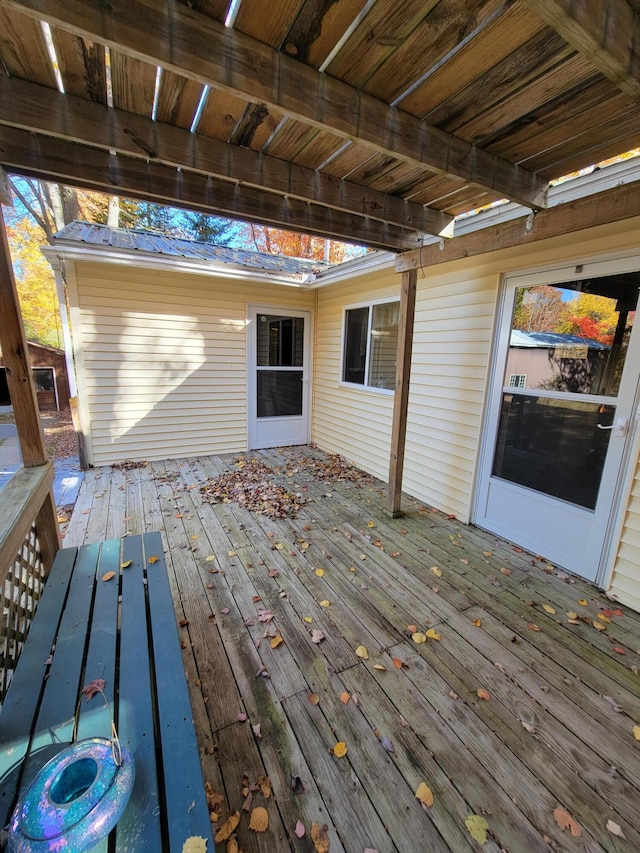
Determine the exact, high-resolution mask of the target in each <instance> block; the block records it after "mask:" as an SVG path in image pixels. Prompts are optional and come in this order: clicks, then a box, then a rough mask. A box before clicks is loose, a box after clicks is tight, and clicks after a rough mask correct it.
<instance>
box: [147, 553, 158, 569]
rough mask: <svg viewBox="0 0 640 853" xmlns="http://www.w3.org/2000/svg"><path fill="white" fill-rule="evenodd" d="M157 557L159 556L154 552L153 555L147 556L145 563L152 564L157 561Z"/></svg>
mask: <svg viewBox="0 0 640 853" xmlns="http://www.w3.org/2000/svg"><path fill="white" fill-rule="evenodd" d="M159 559H160V557H156V555H155V554H154V555H153V557H149V559H148V560H147V563H150V564H151V565H152V566H153V564H154V563H157V562H158V560H159Z"/></svg>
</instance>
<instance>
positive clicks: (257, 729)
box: [251, 723, 262, 740]
mask: <svg viewBox="0 0 640 853" xmlns="http://www.w3.org/2000/svg"><path fill="white" fill-rule="evenodd" d="M251 728H252V729H253V733H254V735H255V736H256V737H257V738H258V740H262V731H261V724H260V723H256V724H255V726H251Z"/></svg>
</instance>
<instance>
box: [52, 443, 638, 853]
mask: <svg viewBox="0 0 640 853" xmlns="http://www.w3.org/2000/svg"><path fill="white" fill-rule="evenodd" d="M311 457H313V458H317V459H320V460H323V459H325V457H323V456H322V454H319V453H318V452H317V451H314V450H311V449H309V448H300V449H288V450H285V451H282V452H274V451H269V452H259V453H255V454H248V455H247V456H246V457H245V461H246V460H249V459H253V458H257V459H259V460H261V461H262V462H264V463H266V464H267V465H269V466H273V467H274V468H275V469H277V471H278V472H279V478H280V481H281V483H282V484H283V485H285V486H286V487H287V489H289V490H290V491H291V493H292V494H298V495H299V496H300V497H301V498H302V499H303V500H304V501H305V503H304V504H303V506H302V507H301V509H300V511H299V514H298V516H297V518H295V519H291V518H289V519H284V520H270V519H269V518H267V517H266V516H264V515H259V514H257V513H255V512H250V511H248V510H246V509H242V508H240V507H239V506H238V505H237V504H236V503H222V504H217V505H212V504H211V503H208V502H206V501H204V500H203V499H202V495H201V493H200V486H201V485H202V484H203V483H204V482H205V481H207V480H208V479H209V478H212V477H216V476H218V475H220V474H221V473H223V472H225V471H228V470H236V471H238V470H240V471H244V470H245V469H246V468H247V466H246V465H245V468H243V467H242V460H241V461H240V465H238V464H237V462H238V457H237V456H234V457H223V458H221V457H206V458H199V459H192V460H181V461H178V462H173V461H170V462H161V463H150V464H149V465H148V466H146V467H143V468H135V469H132V470H116V469H101V470H96V471H90V472H88V473H87V474H86V475H85V477H84V481H83V484H82V488H81V492H80V496H79V500H78V502H77V504H76V509H75V512H74V514H73V517H72V519H71V522H70V524H69V526H68V530H67V533H66V539H65V545H80V544H83V543H89V542H96V541H100V540H103V539H106V538H113V537H120V536H124V535H126V534H127V533H128V532H129V533H142V532H145V531H149V530H161V531H162V534H163V537H164V540H165V546H166V549H167V551H166V559H167V564H168V567H169V573H170V580H171V584H172V592H173V596H174V603H175V607H176V618H177V619H178V620H179V621H180V624H181V627H180V631H181V635H182V638H183V643H182V645H183V650H184V663H185V668H186V672H187V677H188V681H189V686H190V692H191V700H192V706H193V712H194V719H195V723H196V729H197V736H198V741H199V744H200V752H201V759H202V765H203V769H204V775H205V778H206V779H207V780H208V781H209V783H210V785H211V790H212V791H213V792H214V794H217V795H219V796H217V797H216V796H214V797H213V799H212V803H216V802H217V801H221V802H220V804H219V805H218V806H217V807H216V808H217V809H218V810H219V811H220V812H221V815H220V819H219V821H218V824H217V826H219V827H220V826H222V825H223V824H224V821H225V819H226V817H227V815H228V814H229V812H230V811H231V812H233V811H234V810H237V811H238V812H240V813H241V817H240V823H239V826H238V827H237V830H236V832H237V836H238V841H239V845H240V849H241V850H244V851H245V853H252V851H263V853H280V851H289V850H292V851H309V853H311V851H313V850H318V851H323V850H325V851H326V850H329V849H330V851H331V853H337V851H342V850H344V851H348V853H363V851H366V850H368V849H371V850H373V851H379V853H391V851H398V853H426V851H429V852H430V853H431V851H441V850H453V851H456V853H458V851H464V850H473V849H475V850H477V849H479V846H478V843H477V842H476V841H474V840H473V839H472V837H471V834H470V832H469V829H468V828H467V825H466V821H467V820H468V818H469V817H470V816H472V815H476V816H479V818H481V819H482V820H484V821H486V824H487V825H488V831H487V840H486V843H485V844H484V847H483V849H486V850H491V851H500V850H507V851H510V853H521V851H537V850H548V849H557V850H581V851H584V850H589V851H595V850H616V851H617V850H620V851H638V850H640V812H639V809H638V804H639V803H640V741H639V740H637V739H635V737H634V726H635V725H638V724H639V723H640V677H639V676H638V667H639V666H640V655H639V654H638V650H639V649H640V615H639V614H636V613H633V612H632V611H629V610H626V609H624V608H621V609H617V607H616V605H615V603H612V602H611V601H608V600H607V599H606V598H605V597H604V596H603V595H601V594H600V593H598V592H597V591H596V590H595V589H594V588H593V587H591V586H590V585H588V584H586V583H583V582H582V581H580V580H574V579H573V578H569V577H568V576H567V575H565V574H564V573H562V572H559V571H557V570H555V569H554V568H553V567H551V566H549V565H548V564H547V563H546V562H544V561H543V560H540V559H537V558H534V557H532V556H531V555H529V554H526V553H523V552H521V551H519V550H518V549H515V548H514V547H513V546H511V545H509V544H508V543H504V542H502V541H498V540H496V539H495V537H493V536H491V535H489V534H486V533H483V532H481V531H478V530H476V529H474V528H470V527H466V526H464V525H461V524H459V523H458V522H456V520H455V519H448V518H446V517H445V516H444V515H443V514H442V513H440V512H436V511H432V510H430V509H429V508H428V507H425V506H423V505H421V504H419V503H417V502H416V501H414V500H412V499H405V501H404V509H405V511H406V515H405V516H404V517H403V518H399V519H391V518H390V517H388V516H387V515H386V514H385V513H384V497H383V495H384V491H383V487H382V485H381V484H380V483H378V482H372V483H361V482H360V483H354V482H349V481H346V480H342V481H337V482H336V481H333V482H331V481H326V480H322V479H319V478H318V477H316V476H314V474H313V473H312V471H311V467H312V466H310V465H309V463H308V462H305V459H309V458H311ZM320 466H321V468H320V470H326V469H325V467H324V466H325V463H324V462H321V463H320ZM249 470H250V466H249ZM568 613H570V614H572V615H571V616H568V615H567V614H568ZM261 614H262V619H263V620H269V617H270V616H272V617H273V618H272V619H271V621H261V618H260V616H261ZM570 620H571V621H570ZM596 625H597V627H598V628H601V629H602V630H597V629H596V627H595V626H596ZM412 626H415V627H412ZM429 629H433V633H434V634H435V637H426V641H425V642H416V640H422V637H421V636H419V635H420V634H422V635H426V634H427V631H428V630H429ZM312 631H321V632H322V633H323V634H324V639H322V640H321V641H320V642H319V643H314V642H313V641H312V639H313V638H312ZM412 634H414V635H417V636H415V638H412ZM279 637H281V638H282V642H280V641H279V639H278V638H279ZM315 639H319V635H316V637H315ZM359 647H364V648H365V649H366V652H363V651H362V649H360V648H359ZM359 655H360V656H359ZM362 655H368V657H362ZM245 715H246V719H245ZM636 731H637V733H638V736H639V737H640V730H638V729H637V730H636ZM338 742H344V743H345V744H346V747H347V750H348V751H347V754H346V755H345V756H344V757H337V756H336V755H334V754H333V753H332V750H333V747H334V746H335V745H336V744H337V743H338ZM176 760H179V756H176ZM264 776H268V777H269V779H270V783H271V790H272V792H273V795H272V796H271V797H269V798H265V796H264V794H263V793H262V792H261V791H260V790H259V788H256V786H259V784H260V783H259V781H258V780H259V779H260V777H264ZM420 783H425V784H426V785H427V786H428V787H429V788H430V790H431V792H432V794H433V805H432V806H431V807H426V806H425V807H423V806H422V804H421V803H420V802H419V801H418V799H417V798H416V797H415V792H416V789H417V788H418V786H419V785H420ZM262 784H263V787H264V780H263V782H262ZM251 786H254V788H255V790H254V793H253V798H252V803H248V802H246V798H247V789H248V788H250V787H251ZM426 798H427V799H428V795H427V797H426ZM243 804H244V805H245V806H246V807H247V808H248V809H249V810H250V809H253V808H254V807H256V806H265V807H266V808H267V810H268V814H269V827H268V829H267V831H266V832H263V833H258V832H255V831H253V830H250V829H249V816H250V812H249V811H244V810H243ZM298 821H300V822H301V824H298ZM297 824H298V828H299V830H301V827H302V825H304V829H305V833H306V834H305V835H304V837H303V838H301V839H300V838H298V836H297V835H296V834H295V829H296V825H297ZM313 824H317V825H318V826H317V827H316V832H317V831H318V827H323V826H325V825H326V827H327V837H328V839H329V841H330V848H329V847H328V846H326V845H324V844H323V841H322V839H320V840H317V841H316V843H315V845H314V843H313V842H312V841H311V838H310V833H311V831H312V826H313ZM562 825H563V826H564V827H565V828H564V830H563V829H562V828H561V826H562ZM623 836H624V838H623ZM217 849H220V850H223V849H226V847H225V844H219V845H217ZM230 849H232V848H230Z"/></svg>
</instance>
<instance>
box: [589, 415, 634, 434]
mask: <svg viewBox="0 0 640 853" xmlns="http://www.w3.org/2000/svg"><path fill="white" fill-rule="evenodd" d="M596 426H597V427H598V429H611V430H620V432H622V433H625V432H626V431H627V419H626V418H618V420H617V421H616V422H615V424H611V425H610V426H603V425H602V424H596Z"/></svg>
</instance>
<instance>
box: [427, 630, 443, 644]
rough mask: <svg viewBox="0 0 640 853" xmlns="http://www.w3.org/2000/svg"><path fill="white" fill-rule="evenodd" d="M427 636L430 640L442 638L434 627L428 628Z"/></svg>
mask: <svg viewBox="0 0 640 853" xmlns="http://www.w3.org/2000/svg"><path fill="white" fill-rule="evenodd" d="M427 637H428V638H429V639H430V640H438V642H439V641H440V640H441V639H442V634H439V633H438V632H437V631H436V629H435V628H429V630H428V631H427Z"/></svg>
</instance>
